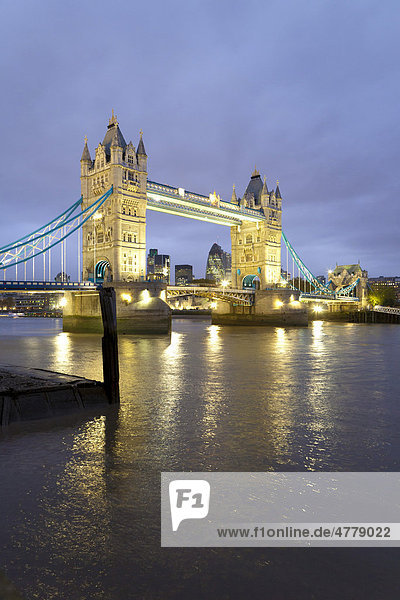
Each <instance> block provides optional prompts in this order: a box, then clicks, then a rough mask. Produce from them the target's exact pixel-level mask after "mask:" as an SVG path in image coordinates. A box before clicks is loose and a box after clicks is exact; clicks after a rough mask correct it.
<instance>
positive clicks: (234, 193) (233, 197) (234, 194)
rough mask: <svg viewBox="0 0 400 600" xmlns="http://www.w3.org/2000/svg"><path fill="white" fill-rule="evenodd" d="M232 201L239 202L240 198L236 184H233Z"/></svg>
mask: <svg viewBox="0 0 400 600" xmlns="http://www.w3.org/2000/svg"><path fill="white" fill-rule="evenodd" d="M231 202H234V203H236V204H237V202H238V199H237V196H236V189H235V184H233V190H232V197H231Z"/></svg>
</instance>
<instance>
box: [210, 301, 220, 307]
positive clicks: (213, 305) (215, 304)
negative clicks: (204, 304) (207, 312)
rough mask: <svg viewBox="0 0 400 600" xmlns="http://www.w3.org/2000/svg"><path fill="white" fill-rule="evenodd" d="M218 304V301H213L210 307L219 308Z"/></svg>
mask: <svg viewBox="0 0 400 600" xmlns="http://www.w3.org/2000/svg"><path fill="white" fill-rule="evenodd" d="M217 306H218V304H217V302H211V304H210V308H217Z"/></svg>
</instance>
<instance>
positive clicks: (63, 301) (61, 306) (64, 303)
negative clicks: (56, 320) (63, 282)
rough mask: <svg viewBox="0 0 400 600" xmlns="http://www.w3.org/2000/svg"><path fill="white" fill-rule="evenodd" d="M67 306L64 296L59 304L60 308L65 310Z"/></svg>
mask: <svg viewBox="0 0 400 600" xmlns="http://www.w3.org/2000/svg"><path fill="white" fill-rule="evenodd" d="M66 305H67V299H66V297H65V296H63V297H62V298H61V300H60V302H59V306H60V308H63V307H64V306H66Z"/></svg>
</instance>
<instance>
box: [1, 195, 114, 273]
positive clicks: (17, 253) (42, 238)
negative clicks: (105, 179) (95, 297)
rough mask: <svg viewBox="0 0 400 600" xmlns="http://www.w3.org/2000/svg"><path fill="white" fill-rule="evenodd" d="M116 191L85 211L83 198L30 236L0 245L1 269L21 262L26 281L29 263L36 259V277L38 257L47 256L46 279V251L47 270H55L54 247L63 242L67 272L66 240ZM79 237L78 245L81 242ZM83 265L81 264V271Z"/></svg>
mask: <svg viewBox="0 0 400 600" xmlns="http://www.w3.org/2000/svg"><path fill="white" fill-rule="evenodd" d="M112 193H113V187H112V186H111V187H110V189H109V190H108V191H107V192H105V194H103V195H102V196H100V198H98V199H97V200H96V201H95V202H93V203H92V204H90V205H89V206H88V207H87V208H85V209H84V210H81V204H82V197H81V198H80V199H79V200H77V201H76V202H74V204H72V205H71V206H70V207H68V208H67V209H66V210H65V211H64V212H62V213H61V214H60V215H58V216H57V217H55V218H54V219H52V220H51V221H49V222H48V223H46V225H44V226H42V227H39V229H36V230H35V231H33V232H31V233H29V234H28V235H26V236H24V237H22V238H19V239H18V240H16V241H15V242H12V243H10V244H6V245H4V246H1V247H0V271H4V272H5V270H6V269H8V268H10V267H14V266H15V269H16V278H17V273H18V271H17V269H18V265H20V264H24V277H25V280H26V263H27V262H28V261H32V263H31V264H32V279H33V280H34V279H35V258H37V257H39V256H40V255H43V274H44V279H46V254H47V256H48V260H47V270H48V272H49V278H50V269H51V249H52V248H54V247H55V246H58V245H60V247H61V273H64V272H65V269H66V240H67V239H68V238H69V237H70V236H71V235H72V234H73V233H75V232H77V231H78V230H80V229H81V227H82V225H83V224H84V223H86V221H88V220H89V219H90V218H91V217H92V216H93V215H94V214H95V212H96V211H98V209H99V208H100V207H101V206H102V205H103V204H104V202H105V201H106V200H107V199H108V198H109V197H110V196H111V194H112ZM79 237H80V236H78V244H80V240H79ZM79 270H80V267H79V265H78V272H79Z"/></svg>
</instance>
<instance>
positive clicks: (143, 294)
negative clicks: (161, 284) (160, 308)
mask: <svg viewBox="0 0 400 600" xmlns="http://www.w3.org/2000/svg"><path fill="white" fill-rule="evenodd" d="M140 296H141V299H142V300H143V302H149V301H150V298H151V296H150V292H149V290H143V292H141V294H140Z"/></svg>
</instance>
